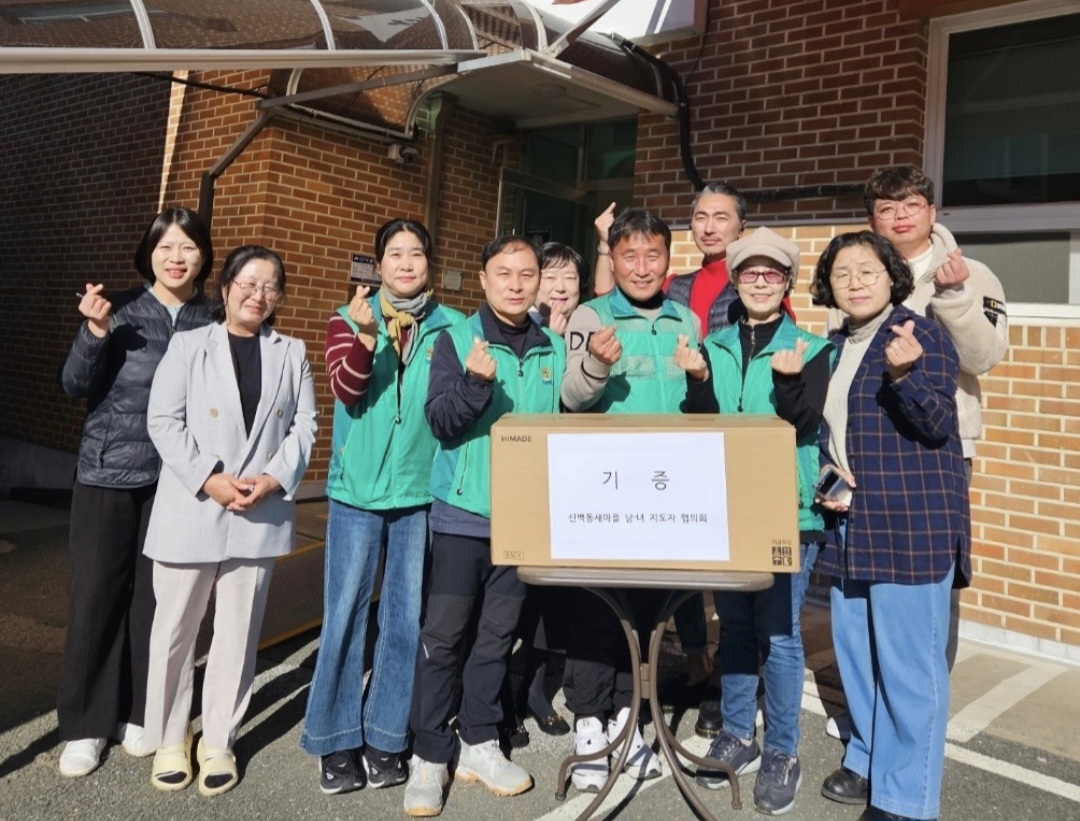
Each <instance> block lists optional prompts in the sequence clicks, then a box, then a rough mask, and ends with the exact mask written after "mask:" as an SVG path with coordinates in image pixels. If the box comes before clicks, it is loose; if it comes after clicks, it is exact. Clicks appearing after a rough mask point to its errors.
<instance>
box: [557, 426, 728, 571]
mask: <svg viewBox="0 0 1080 821" xmlns="http://www.w3.org/2000/svg"><path fill="white" fill-rule="evenodd" d="M725 464H726V462H725V460H724V434H723V433H719V432H713V433H596V434H594V433H569V434H561V433H552V434H549V435H548V498H549V501H550V511H551V558H552V559H564V560H566V559H578V560H580V559H588V560H609V561H610V560H615V559H624V560H625V559H645V560H657V559H660V560H675V561H727V560H728V558H729V546H728V510H727V477H726V472H725V467H724V466H725Z"/></svg>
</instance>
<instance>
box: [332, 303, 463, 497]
mask: <svg viewBox="0 0 1080 821" xmlns="http://www.w3.org/2000/svg"><path fill="white" fill-rule="evenodd" d="M368 302H369V303H371V307H372V310H373V311H374V313H375V318H376V320H378V323H379V332H378V336H377V337H376V339H375V352H374V360H373V362H372V368H371V381H370V382H369V383H368V388H367V391H366V392H365V393H364V395H363V396H361V397H360V400H359V401H358V402H357V403H356V404H355V405H353V406H351V407H347V406H346V405H344V404H343V403H342V402H341V401H340V400H337V401H335V402H334V431H333V436H332V448H333V450H332V453H331V455H330V474H329V477H328V479H327V483H326V495H327V496H329V497H330V498H331V499H333V500H334V501H336V502H341V503H343V504H347V505H350V506H352V507H356V508H361V509H364V510H396V509H400V508H406V507H415V506H417V505H426V504H430V503H431V489H430V488H431V467H432V462H433V460H434V457H435V448H436V445H437V444H438V443H437V442H436V440H435V437H434V436H433V435H432V433H431V428H429V427H428V424H427V420H426V419H425V418H424V413H423V410H424V399H425V398H426V396H427V389H428V371H429V370H430V366H431V354H432V350H433V349H434V346H435V339H436V337H437V336H438V335H439V334H440V333H441V332H442V331H444V330H445V329H447V328H449V327H451V326H452V325H454V324H456V323H458V322H461V321H462V320H463V319H464V315H463V314H461V313H460V312H459V311H455V310H453V309H452V308H447V307H445V306H443V305H439V304H435V305H433V306H432V307H431V308H430V309H429V311H428V313H427V315H426V316H425V317H424V319H423V321H421V322H420V324H419V325H418V326H416V327H417V330H416V334H417V336H416V337H415V338H414V339H413V341H412V351H413V355H412V358H411V359H410V360H409V363H408V364H407V365H406V366H405V367H404V368H403V369H402V368H401V367H400V360H399V359H398V355H397V352H396V351H395V350H394V346H393V344H392V343H391V342H390V337H389V336H388V335H387V333H386V324H385V323H384V322H383V321H382V310H381V308H380V307H379V299H378V297H377V296H373V297H369V299H368ZM338 313H339V314H340V315H341V316H342V317H344V318H345V321H346V322H348V323H349V325H350V326H351V327H352V328H353V330H354V331H355V330H357V327H356V325H355V324H354V323H353V322H352V320H350V319H349V316H348V306H342V307H341V308H339V309H338Z"/></svg>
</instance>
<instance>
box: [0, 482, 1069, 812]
mask: <svg viewBox="0 0 1080 821" xmlns="http://www.w3.org/2000/svg"><path fill="white" fill-rule="evenodd" d="M67 533H68V520H67V512H66V511H65V510H62V509H57V508H48V507H41V506H38V505H29V504H24V503H18V502H10V501H0V821H26V820H27V819H31V820H32V821H37V819H42V820H43V821H44V820H48V821H51V819H57V821H60V820H61V819H63V821H67V819H85V820H86V821H111V820H112V819H145V820H146V821H153V819H176V818H190V819H219V818H220V819H239V818H244V819H270V820H272V821H276V820H277V819H282V821H285V820H286V819H290V820H291V819H296V820H297V821H306V820H307V819H312V821H315V820H316V819H317V821H337V819H341V820H342V821H345V819H349V821H352V819H356V818H371V819H389V818H404V817H405V816H404V814H403V812H402V795H403V788H402V787H395V788H390V789H384V790H371V789H364V790H361V791H359V792H356V793H351V794H348V795H340V796H325V795H323V794H322V793H321V792H320V790H319V786H318V765H317V761H316V759H314V758H311V757H309V756H307V755H306V754H305V753H304V752H303V751H302V750H300V748H299V746H298V739H299V734H300V725H301V722H302V720H303V714H304V706H305V702H306V698H307V688H308V684H309V682H310V680H311V673H312V670H313V669H314V664H315V656H316V653H317V650H318V631H317V630H309V631H307V632H304V633H302V634H300V635H298V636H295V637H293V638H291V639H289V640H287V641H285V642H282V643H279V644H277V645H275V646H273V647H270V648H268V649H266V650H264V651H262V652H261V653H260V654H259V664H258V678H257V681H256V691H255V694H254V697H253V698H252V702H251V706H250V709H249V711H248V715H247V717H246V719H245V722H244V726H243V729H242V730H241V735H240V738H239V739H238V741H237V744H236V754H237V758H238V761H239V766H240V772H241V778H242V780H241V783H240V784H239V785H238V786H237V788H236V789H234V790H233V791H232V792H230V793H227V794H225V795H223V796H218V797H216V798H204V797H202V796H201V795H199V793H198V791H197V790H196V789H194V787H192V788H189V789H187V790H184V791H182V792H179V793H162V792H159V791H158V790H155V789H154V788H153V787H151V785H150V761H151V759H149V758H146V759H135V758H131V757H130V756H128V755H127V754H126V753H125V752H124V751H123V749H122V748H121V747H120V746H119V744H116V743H113V744H110V746H109V747H108V748H107V749H106V751H105V753H104V756H103V760H102V764H101V767H100V768H99V769H98V770H97V771H95V772H94V773H92V774H91V775H89V776H87V777H85V778H80V779H68V778H63V777H62V776H60V774H59V772H58V771H57V760H58V757H59V754H60V749H61V747H62V745H61V743H60V742H59V740H58V737H57V732H56V714H55V710H54V707H55V693H56V682H57V679H58V676H59V669H60V657H61V652H62V647H63V635H64V621H65V618H66V612H65V605H66V594H65V588H66V572H67V569H66V544H67ZM716 629H717V623H716V622H715V621H714V622H711V624H710V633H711V637H712V639H713V641H715V637H716ZM804 638H805V643H806V648H807V669H806V681H805V687H804V695H803V714H802V722H801V726H802V733H803V738H802V742H801V745H800V755H801V759H802V768H803V782H802V788H801V790H800V793H799V798H798V801H797V803H796V806H795V808H794V810H793V811H792V812H791V813H790V814H789V815H788V816H787V817H788V818H790V819H792V821H804V820H807V819H813V821H855V819H856V818H857V817H858V815H859V813H860V812H861V808H859V807H851V806H843V805H840V804H836V803H833V802H831V801H828V800H827V799H825V798H823V797H822V796H821V795H820V785H821V781H822V779H824V778H825V776H826V775H828V774H829V773H830V772H831V771H832V770H833V769H834V768H835V767H836V766H838V764H839V762H840V758H841V755H842V746H841V744H840V742H839V741H836V740H834V739H832V738H829V737H827V736H826V735H825V722H826V717H827V715H828V714H832V713H835V712H836V711H837V710H838V709H839V702H840V700H841V698H840V695H839V680H838V675H837V671H836V663H835V659H834V657H833V654H832V649H831V645H830V640H829V613H828V609H827V607H826V606H825V605H824V603H823V602H821V601H820V600H817V601H812V602H811V603H810V604H809V605H808V606H807V609H806V611H805V613H804ZM658 673H659V676H660V681H661V687H662V690H663V691H664V692H665V693H666V694H667V695H665V697H664V701H665V711H664V713H663V720H664V721H666V722H668V724H669V726H671V727H673V729H674V730H675V732H676V734H677V736H678V737H679V738H680V739H681V740H683V742H684V743H685V744H686V745H687V746H688V747H689V748H691V749H692V750H694V751H696V752H701V753H703V752H704V751H705V750H706V749H707V742H706V741H705V740H703V739H698V738H696V737H695V736H694V733H693V725H694V721H695V719H696V715H697V714H696V708H695V707H694V706H693V705H694V704H695V703H696V702H695V701H694V700H692V699H686V698H683V697H682V685H681V680H682V659H681V654H680V651H679V646H678V641H677V638H676V636H675V633H674V631H673V630H669V632H668V634H667V635H666V636H665V641H664V652H663V654H662V658H661V664H660V670H659V671H658ZM551 684H552V686H554V685H556V684H557V682H556V681H554V680H553V681H552V682H551ZM952 684H953V690H952V704H951V710H950V722H949V733H948V743H947V748H946V767H945V779H944V787H943V790H942V814H941V818H942V819H947V820H948V821H995V820H996V819H1002V821H1005V820H1006V819H1007V820H1008V821H1026V820H1030V821H1057V819H1076V818H1080V702H1078V698H1080V695H1078V694H1080V668H1078V667H1076V666H1070V665H1069V664H1066V663H1064V662H1062V661H1058V660H1054V659H1047V658H1041V657H1036V656H1031V655H1024V654H1021V653H1018V652H1014V651H1010V650H1009V649H1007V648H1000V647H991V646H987V645H982V644H976V643H974V642H972V641H969V640H962V641H961V646H960V654H959V658H958V662H957V665H956V668H955V670H954V671H953V676H952ZM555 702H556V706H557V707H561V706H562V698H561V694H557V695H556V697H555ZM197 703H198V699H197V698H196V704H197ZM564 712H565V711H564ZM197 722H198V719H197V718H196V728H198V723H197ZM530 726H531V728H532V731H531V733H530V737H531V742H530V744H529V746H528V747H526V748H524V749H522V750H520V751H516V752H515V753H514V759H515V760H516V761H517V762H518V763H520V764H521V765H522V766H524V767H525V768H526V769H528V770H529V772H531V773H532V774H533V777H534V779H535V782H536V783H535V786H534V788H533V789H532V790H531V791H530V792H528V793H525V794H523V795H521V796H517V797H514V798H497V797H495V796H494V795H491V794H489V793H488V792H487V791H486V790H485V789H484V788H483V787H481V786H478V785H474V784H454V785H452V787H451V789H450V792H449V796H448V799H447V803H446V807H445V810H444V812H443V815H442V817H443V818H445V819H447V821H477V820H478V819H480V820H486V819H491V820H492V821H563V820H564V819H565V820H566V821H571V820H572V819H574V818H576V817H577V816H578V814H579V813H580V812H581V811H582V810H583V809H584V807H585V806H586V805H587V804H588V802H589V801H590V800H591V797H590V796H583V795H579V794H576V793H575V792H574V790H573V789H571V790H570V792H569V794H568V796H567V799H566V800H565V801H562V802H560V801H558V800H556V798H555V796H554V792H555V777H556V772H557V770H558V765H559V763H560V761H561V759H562V757H563V756H565V755H568V754H569V752H570V747H571V741H570V737H569V736H566V737H563V738H552V737H549V736H545V735H543V734H542V733H540V732H539V730H537V729H536V727H535V725H534V724H530ZM645 738H646V741H647V742H649V743H652V742H654V739H655V736H654V733H653V728H652V725H651V724H650V725H648V726H647V727H646V730H645ZM664 766H665V772H664V776H663V777H661V778H658V779H655V780H652V781H646V782H637V781H633V780H632V779H630V778H629V777H627V776H625V775H623V776H620V777H619V780H618V784H617V786H616V788H615V791H614V792H613V794H612V796H610V797H609V800H608V802H607V804H606V805H605V807H604V808H602V809H601V811H600V812H599V813H597V815H596V816H595V817H596V818H598V819H603V818H608V819H614V818H619V819H626V821H660V819H664V820H665V821H666V819H684V818H685V819H691V818H693V814H692V813H691V811H690V810H689V808H688V807H687V806H686V804H685V803H684V802H683V800H682V798H681V796H680V795H679V792H678V790H677V788H676V786H675V784H674V782H673V780H672V779H671V777H670V775H669V768H670V765H669V764H668V763H667V762H665V765H664ZM751 785H752V778H746V779H744V801H745V803H744V808H743V809H742V810H738V811H736V810H733V809H732V808H731V806H730V793H729V792H728V791H726V790H724V791H719V792H708V791H702V793H701V794H702V795H703V796H704V798H705V801H706V803H707V805H708V807H709V808H710V810H711V811H712V812H713V813H714V814H715V816H716V818H717V819H718V821H727V820H728V819H743V820H744V821H745V819H750V818H753V817H757V813H756V812H755V811H754V809H753V807H752V802H751V801H750V789H751Z"/></svg>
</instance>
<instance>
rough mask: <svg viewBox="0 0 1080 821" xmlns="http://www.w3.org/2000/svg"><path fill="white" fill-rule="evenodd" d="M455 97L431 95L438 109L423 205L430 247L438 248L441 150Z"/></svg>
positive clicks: (443, 145) (455, 101)
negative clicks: (429, 235) (425, 197)
mask: <svg viewBox="0 0 1080 821" xmlns="http://www.w3.org/2000/svg"><path fill="white" fill-rule="evenodd" d="M456 103H457V97H455V96H454V95H453V94H446V93H443V92H436V93H435V94H434V95H432V100H431V103H430V105H431V107H432V108H433V109H434V108H436V107H437V108H438V110H437V111H436V112H435V116H434V117H433V118H432V122H431V126H432V129H433V132H432V141H431V151H430V153H429V154H428V161H427V179H428V186H427V201H426V202H425V203H424V225H425V226H427V229H428V233H430V234H431V243H432V246H433V247H435V248H437V247H438V239H439V233H438V232H439V211H440V208H439V202H440V200H441V199H442V190H443V149H444V148H445V146H446V124H447V122H449V120H450V115H451V113H453V111H454V107H455V105H456Z"/></svg>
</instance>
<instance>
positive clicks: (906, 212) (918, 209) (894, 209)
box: [874, 197, 930, 222]
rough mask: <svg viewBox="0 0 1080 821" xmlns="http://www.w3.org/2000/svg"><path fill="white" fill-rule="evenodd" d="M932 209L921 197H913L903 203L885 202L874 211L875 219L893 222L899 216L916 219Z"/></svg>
mask: <svg viewBox="0 0 1080 821" xmlns="http://www.w3.org/2000/svg"><path fill="white" fill-rule="evenodd" d="M929 207H930V203H928V202H927V201H926V200H924V199H922V198H921V197H912V198H911V199H910V200H904V201H903V202H885V203H882V204H881V205H879V206H878V207H876V208H875V209H874V217H875V218H877V219H879V220H882V221H883V222H893V221H894V220H895V219H896V218H897V217H898V216H900V215H903V216H905V217H915V216H918V215H919V214H921V213H922V212H923V211H924V210H926V209H927V208H929Z"/></svg>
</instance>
